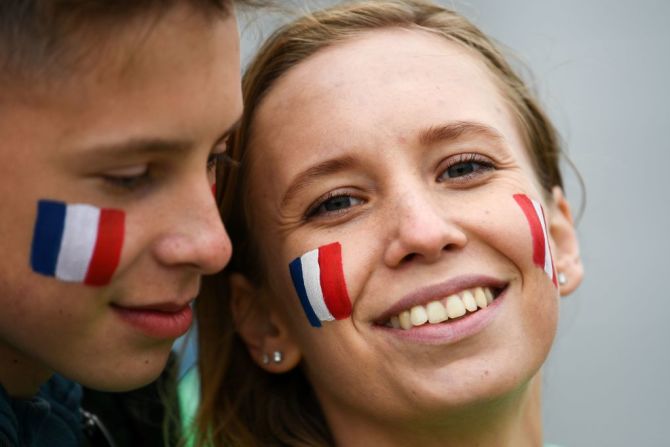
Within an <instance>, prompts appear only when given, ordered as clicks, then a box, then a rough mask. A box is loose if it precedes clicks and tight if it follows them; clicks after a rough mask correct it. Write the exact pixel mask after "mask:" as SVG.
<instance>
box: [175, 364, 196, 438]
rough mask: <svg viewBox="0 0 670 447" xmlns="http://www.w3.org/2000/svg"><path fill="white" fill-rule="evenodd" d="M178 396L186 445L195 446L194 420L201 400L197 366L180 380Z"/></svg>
mask: <svg viewBox="0 0 670 447" xmlns="http://www.w3.org/2000/svg"><path fill="white" fill-rule="evenodd" d="M177 396H178V397H179V414H180V415H181V420H182V436H183V438H184V447H193V445H195V428H194V427H193V422H194V421H195V413H196V412H197V411H198V403H199V401H200V380H199V379H198V369H197V368H191V369H190V370H189V371H188V372H187V373H186V374H185V375H184V377H182V379H181V380H180V381H179V384H178V385H177Z"/></svg>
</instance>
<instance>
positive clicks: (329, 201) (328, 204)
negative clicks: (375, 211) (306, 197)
mask: <svg viewBox="0 0 670 447" xmlns="http://www.w3.org/2000/svg"><path fill="white" fill-rule="evenodd" d="M361 203H363V201H362V200H361V199H358V198H356V197H352V196H349V195H334V196H331V197H327V198H325V199H324V200H322V201H320V202H319V203H317V204H316V205H315V206H313V207H312V208H311V209H310V210H309V211H308V212H307V217H316V216H319V215H323V214H332V213H337V212H339V211H343V210H346V209H348V208H351V207H352V206H356V205H360V204H361Z"/></svg>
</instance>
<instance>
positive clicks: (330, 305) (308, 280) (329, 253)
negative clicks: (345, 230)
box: [289, 242, 351, 327]
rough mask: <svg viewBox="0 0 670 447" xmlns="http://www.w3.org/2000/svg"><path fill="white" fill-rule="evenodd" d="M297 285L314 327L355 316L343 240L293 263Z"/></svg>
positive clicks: (292, 270)
mask: <svg viewBox="0 0 670 447" xmlns="http://www.w3.org/2000/svg"><path fill="white" fill-rule="evenodd" d="M289 270H290V272H291V278H292V279H293V285H294V286H295V290H296V292H297V294H298V297H299V298H300V304H302V308H303V310H304V311H305V315H307V319H308V320H309V322H310V324H311V325H312V326H314V327H321V322H322V321H333V320H343V319H345V318H349V316H350V315H351V300H350V299H349V293H348V292H347V284H346V282H345V280H344V270H343V269H342V246H341V245H340V243H339V242H334V243H332V244H328V245H323V246H321V247H319V248H317V249H314V250H311V251H308V252H307V253H305V254H304V255H302V256H300V257H299V258H296V259H294V260H293V261H292V262H291V263H290V264H289Z"/></svg>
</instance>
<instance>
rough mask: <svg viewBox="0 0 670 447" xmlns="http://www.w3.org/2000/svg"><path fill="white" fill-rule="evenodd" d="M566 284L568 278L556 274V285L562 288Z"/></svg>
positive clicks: (562, 274) (560, 273)
mask: <svg viewBox="0 0 670 447" xmlns="http://www.w3.org/2000/svg"><path fill="white" fill-rule="evenodd" d="M567 282H568V278H567V277H566V276H565V273H563V272H558V284H560V285H562V286H564V285H565V284H566V283H567Z"/></svg>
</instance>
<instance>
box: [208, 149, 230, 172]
mask: <svg viewBox="0 0 670 447" xmlns="http://www.w3.org/2000/svg"><path fill="white" fill-rule="evenodd" d="M219 163H221V164H222V165H224V166H237V162H236V161H235V160H234V159H233V158H232V157H231V156H230V155H228V152H218V153H216V154H210V156H209V158H207V171H211V170H213V169H215V168H216V167H217V166H218V165H219Z"/></svg>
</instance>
